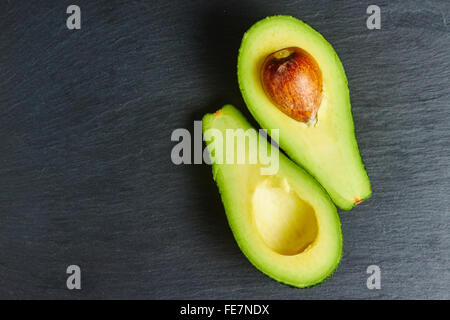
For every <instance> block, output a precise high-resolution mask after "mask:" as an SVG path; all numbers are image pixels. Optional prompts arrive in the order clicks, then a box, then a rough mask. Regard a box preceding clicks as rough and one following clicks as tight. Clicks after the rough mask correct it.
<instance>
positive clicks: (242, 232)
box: [202, 105, 342, 288]
mask: <svg viewBox="0 0 450 320" xmlns="http://www.w3.org/2000/svg"><path fill="white" fill-rule="evenodd" d="M202 123H203V135H204V138H205V141H206V145H207V150H208V151H209V153H210V156H211V158H212V159H214V158H215V157H219V158H222V159H225V158H227V157H228V156H229V154H228V153H229V152H233V153H234V151H233V150H234V149H233V148H231V149H230V148H227V147H226V146H227V145H229V143H231V141H230V139H233V140H234V141H235V142H234V143H235V145H234V147H235V150H241V152H243V153H244V154H245V155H246V161H245V163H241V164H238V163H236V162H235V164H230V163H222V162H220V161H216V162H213V166H212V170H213V177H214V180H215V181H216V183H217V186H218V188H219V191H220V195H221V198H222V202H223V205H224V207H225V213H226V216H227V220H228V223H229V225H230V228H231V231H232V232H233V235H234V238H235V239H236V242H237V243H238V245H239V247H240V249H241V250H242V252H243V253H244V254H245V256H246V257H247V258H248V259H249V261H250V262H251V263H252V264H253V265H254V266H255V267H256V268H258V269H259V270H260V271H262V272H263V273H265V274H266V275H268V276H270V277H271V278H273V279H275V280H277V281H280V282H282V283H285V284H288V285H291V286H295V287H299V288H304V287H310V286H313V285H316V284H318V283H320V282H322V281H324V280H325V279H326V278H327V277H329V276H330V275H331V274H332V273H333V271H334V270H335V269H336V268H337V266H338V264H339V261H340V259H341V254H342V234H341V225H340V221H339V216H338V214H337V210H336V207H335V206H334V204H333V202H332V201H331V199H330V198H329V196H328V195H327V193H326V192H325V191H324V190H323V189H322V187H321V186H320V185H319V184H318V183H317V181H316V180H315V179H314V178H313V177H311V175H309V174H308V173H307V172H306V171H304V170H303V169H302V168H300V167H299V166H297V165H296V164H295V163H293V162H292V161H291V160H289V159H288V158H287V157H286V156H284V155H283V154H282V153H279V157H278V158H277V159H278V162H279V166H278V170H277V172H276V173H274V174H271V175H265V174H262V173H263V171H262V170H261V169H262V168H265V167H266V166H267V163H265V161H262V160H261V158H260V157H259V156H260V155H261V154H262V153H261V152H260V149H261V148H265V150H268V151H269V153H271V152H275V151H276V150H274V148H276V147H274V146H272V145H271V144H270V143H269V142H267V141H266V140H265V138H264V137H262V136H260V135H258V133H257V131H256V130H255V129H254V128H253V127H252V126H251V125H250V124H249V123H248V122H247V120H246V119H245V118H244V116H243V115H242V114H241V113H240V112H239V111H238V110H237V109H236V108H234V107H232V106H231V105H227V106H224V107H223V108H221V109H220V110H218V111H217V112H215V113H211V114H206V115H205V116H204V117H203V120H202ZM229 130H232V131H233V132H234V133H235V135H234V136H229V135H228V134H226V132H229ZM249 130H250V131H249ZM249 132H255V134H249ZM222 139H223V140H222ZM219 155H220V156H219ZM251 155H258V156H257V157H256V158H257V160H258V161H256V162H253V163H251V162H250V161H248V157H250V156H251ZM233 156H234V157H236V153H234V154H233ZM247 156H248V157H247Z"/></svg>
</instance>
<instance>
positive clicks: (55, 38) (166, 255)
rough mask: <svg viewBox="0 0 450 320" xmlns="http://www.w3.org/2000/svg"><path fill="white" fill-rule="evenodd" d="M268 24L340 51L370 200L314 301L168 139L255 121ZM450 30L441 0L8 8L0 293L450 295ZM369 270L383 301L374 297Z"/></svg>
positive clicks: (0, 111)
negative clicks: (286, 22) (256, 81)
mask: <svg viewBox="0 0 450 320" xmlns="http://www.w3.org/2000/svg"><path fill="white" fill-rule="evenodd" d="M70 4H77V5H79V6H80V7H81V11H82V27H81V30H72V31H71V30H68V29H67V28H66V18H67V14H66V8H67V6H68V5H70ZM369 4H377V5H379V6H380V7H381V18H382V25H381V30H368V29H367V28H366V18H367V14H366V9H367V6H368V5H369ZM274 14H290V15H293V16H296V17H298V18H300V19H302V20H304V21H305V22H307V23H308V24H310V25H311V26H312V27H314V28H315V29H316V30H318V31H319V32H321V33H322V34H323V35H324V36H325V37H326V38H327V39H328V40H329V41H330V42H331V43H332V44H333V46H334V48H335V49H336V51H337V52H338V54H339V56H340V58H341V60H342V62H343V64H344V67H345V70H346V73H347V76H348V79H349V86H350V92H351V99H352V105H353V113H354V120H355V125H356V131H357V138H358V142H359V146H360V149H361V153H362V156H363V159H364V161H365V164H366V167H367V171H368V173H369V176H370V178H371V182H372V187H373V197H372V198H371V199H370V200H368V201H366V202H364V203H363V204H361V205H359V206H358V207H357V208H355V209H354V210H352V211H351V212H340V216H341V221H342V229H343V235H344V256H343V259H342V262H341V265H340V267H339V268H338V270H337V272H336V273H335V274H334V276H333V277H332V278H331V279H329V280H328V281H327V282H325V283H324V284H322V285H320V286H318V287H314V288H311V289H307V290H299V289H294V288H291V287H287V286H284V285H281V284H279V283H277V282H275V281H273V280H271V279H270V278H268V277H266V276H264V275H263V274H262V273H260V272H259V271H257V270H256V269H255V268H254V267H253V266H251V264H250V263H249V262H248V261H247V259H246V258H245V257H244V256H243V255H242V253H241V252H240V250H239V249H238V247H237V245H236V243H235V241H234V239H233V237H232V234H231V231H230V229H229V227H228V225H227V221H226V218H225V215H224V210H223V207H222V204H221V201H220V198H219V194H218V192H217V188H216V187H215V184H214V182H213V180H212V175H211V172H210V167H208V166H207V165H191V166H188V165H186V166H175V165H174V164H172V163H171V160H170V151H171V148H172V147H173V146H174V145H175V143H173V142H171V141H170V135H171V133H172V131H173V130H174V129H175V128H188V129H189V130H191V131H192V130H193V120H199V119H201V116H202V115H203V114H204V113H205V112H212V111H215V110H216V109H217V108H218V107H220V106H221V105H222V104H225V103H232V104H234V105H236V106H237V107H238V108H239V109H240V110H242V111H244V112H245V114H246V115H247V116H249V114H248V112H247V110H246V108H245V105H244V103H243V101H242V98H241V96H240V93H239V89H238V86H237V80H236V74H235V65H236V59H237V49H238V47H239V43H240V39H241V37H242V35H243V33H244V31H245V30H246V29H247V28H249V27H250V26H251V25H252V24H253V23H254V22H256V21H257V20H258V19H260V18H262V17H265V16H268V15H274ZM449 20H450V2H449V1H447V0H445V1H444V0H443V1H426V2H425V1H389V2H388V1H375V2H374V1H370V2H369V1H285V2H283V1H280V2H279V1H270V0H265V1H242V0H239V1H223V2H215V1H176V2H175V1H173V2H172V1H170V2H169V1H166V0H164V1H123V2H119V1H76V2H73V1H53V2H51V1H47V2H45V1H40V2H36V3H35V2H30V1H2V3H1V4H0V30H1V32H0V164H1V165H0V297H1V298H153V299H165V298H169V299H171V298H182V299H184V298H194V299H197V298H206V299H212V298H245V299H260V298H263V299H311V298H316V299H317V298H318V299H325V298H375V299H377V298H385V299H386V298H389V299H391V298H392V299H398V298H413V299H415V298H438V299H448V298H450V295H449V290H448V286H449V284H450V271H449V266H450V264H449V245H450V239H449V211H450V209H449V207H450V201H449V199H450V197H449V188H450V182H449V181H450V174H449V164H450V105H449V101H450V80H449V79H450V32H449V31H450V27H449ZM71 264H77V265H79V266H80V267H81V270H82V290H81V291H76V290H73V291H69V290H68V289H67V288H66V277H67V275H66V268H67V266H68V265H71ZM371 264H377V265H379V266H380V268H381V272H382V280H381V285H382V288H381V290H368V289H367V288H366V279H367V276H368V275H367V274H366V268H367V266H369V265H371Z"/></svg>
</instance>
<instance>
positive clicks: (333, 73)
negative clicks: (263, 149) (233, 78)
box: [238, 16, 372, 210]
mask: <svg viewBox="0 0 450 320" xmlns="http://www.w3.org/2000/svg"><path fill="white" fill-rule="evenodd" d="M288 47H298V48H301V49H303V50H305V51H306V52H308V53H309V54H310V55H311V56H312V57H314V59H315V60H316V62H317V64H318V66H319V68H320V70H321V73H322V100H321V104H320V107H319V110H318V115H317V122H316V124H314V125H308V124H305V123H303V122H299V121H296V120H294V119H292V118H290V117H289V116H288V115H286V114H285V113H283V112H282V111H280V110H279V109H278V108H277V107H276V106H275V105H274V104H273V102H272V101H271V100H270V98H269V97H268V96H267V94H266V93H265V92H264V89H263V86H262V84H261V79H260V72H261V70H260V69H261V66H262V64H263V62H264V60H265V58H266V57H267V56H268V55H270V54H272V53H273V52H276V51H278V50H281V49H284V48H288ZM238 80H239V87H240V89H241V92H242V95H243V97H244V100H245V103H246V104H247V107H248V109H249V110H250V112H251V113H252V115H253V116H254V117H255V119H256V121H258V123H259V124H260V125H261V127H263V128H265V129H267V130H268V131H270V130H271V129H279V130H280V131H279V135H280V137H279V144H280V147H281V148H282V149H283V150H284V151H286V153H287V154H288V155H289V156H290V157H291V158H292V159H293V160H294V161H295V162H296V163H298V164H299V165H301V166H303V167H304V168H305V169H306V170H307V171H308V172H309V173H310V174H312V175H313V176H314V177H315V178H316V179H317V180H318V181H319V182H320V184H321V185H322V186H323V187H324V188H325V189H326V190H327V192H328V194H329V195H330V196H331V198H332V199H333V201H334V203H335V204H336V205H337V206H338V207H339V208H341V209H343V210H350V209H351V208H353V207H354V206H355V205H356V204H358V203H360V202H361V201H362V200H365V199H367V198H369V197H370V196H371V194H372V191H371V187H370V182H369V178H368V176H367V173H366V171H365V169H364V164H363V162H362V160H361V156H360V153H359V149H358V144H357V142H356V137H355V130H354V125H353V117H352V111H351V105H350V96H349V90H348V85H347V78H346V76H345V72H344V68H343V66H342V64H341V61H340V60H339V58H338V56H337V54H336V52H335V51H334V49H333V48H332V46H331V45H330V44H329V43H328V42H327V41H326V40H325V39H324V38H323V37H322V35H320V34H319V33H318V32H317V31H315V30H314V29H312V28H311V27H310V26H308V25H307V24H305V23H304V22H302V21H300V20H297V19H295V18H293V17H289V16H274V17H269V18H266V19H264V20H261V21H259V22H258V23H256V24H255V25H254V26H253V27H251V28H250V30H248V31H247V33H245V35H244V37H243V40H242V43H241V47H240V50H239V58H238Z"/></svg>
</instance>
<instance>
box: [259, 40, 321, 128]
mask: <svg viewBox="0 0 450 320" xmlns="http://www.w3.org/2000/svg"><path fill="white" fill-rule="evenodd" d="M261 83H262V86H263V89H264V91H265V93H266V94H267V95H268V97H269V98H270V99H271V100H272V102H273V103H274V104H275V106H276V107H277V108H278V109H280V110H281V111H282V112H283V113H285V114H286V115H288V116H289V117H291V118H292V119H295V120H297V121H300V122H304V123H307V124H314V123H315V122H316V118H317V112H318V110H319V107H320V103H321V101H322V73H321V71H320V68H319V65H318V64H317V62H316V60H315V59H314V58H313V57H312V56H311V55H310V54H309V53H308V52H306V51H305V50H303V49H301V48H298V47H289V48H285V49H281V50H278V51H276V52H274V53H272V54H270V55H268V56H267V58H266V59H265V60H264V63H263V65H262V67H261Z"/></svg>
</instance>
